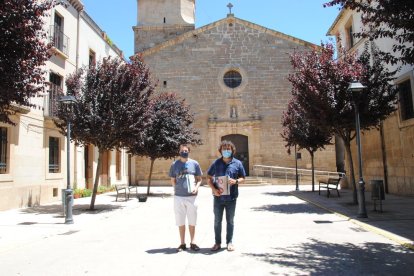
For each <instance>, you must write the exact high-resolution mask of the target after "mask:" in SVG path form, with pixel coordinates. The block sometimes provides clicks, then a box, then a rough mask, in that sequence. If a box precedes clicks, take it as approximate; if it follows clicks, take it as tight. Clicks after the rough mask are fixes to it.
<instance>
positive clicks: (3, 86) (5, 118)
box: [0, 0, 56, 125]
mask: <svg viewBox="0 0 414 276" xmlns="http://www.w3.org/2000/svg"><path fill="white" fill-rule="evenodd" d="M55 5H56V2H55V1H53V0H44V1H36V0H19V1H17V0H2V1H1V3H0V18H1V19H0V33H1V39H0V49H1V50H0V122H4V123H7V124H11V125H14V123H13V122H12V121H11V120H10V116H11V115H13V114H15V111H13V110H12V106H11V105H12V104H17V105H23V106H32V105H31V103H30V102H29V99H30V98H31V97H33V96H35V95H37V94H38V93H40V92H43V90H44V82H45V78H44V70H43V69H42V68H41V67H42V66H43V65H44V64H45V62H46V61H47V60H48V59H49V57H50V53H49V49H50V47H51V45H50V44H48V43H47V34H46V32H45V31H44V29H43V28H44V21H43V19H44V17H45V16H46V13H47V11H48V10H50V9H51V8H52V7H54V6H55Z"/></svg>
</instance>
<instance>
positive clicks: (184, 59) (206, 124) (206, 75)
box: [132, 0, 336, 183]
mask: <svg viewBox="0 0 414 276" xmlns="http://www.w3.org/2000/svg"><path fill="white" fill-rule="evenodd" d="M194 9H195V1H194V0H174V1H161V0H138V23H137V26H135V27H134V33H135V52H136V53H141V54H142V56H143V58H144V61H145V63H147V64H148V65H149V67H150V70H151V72H152V74H153V76H154V78H155V79H156V80H158V84H159V85H158V88H157V89H158V91H159V92H174V93H177V94H178V95H179V96H180V97H182V98H185V99H186V102H187V104H189V105H190V106H191V110H192V112H194V113H195V122H194V127H195V128H196V129H198V130H199V131H200V133H201V138H202V140H203V145H201V146H198V147H197V148H195V149H193V150H192V153H191V156H192V158H195V159H197V160H198V161H199V162H200V165H201V167H202V169H203V171H206V170H207V168H208V166H209V165H210V164H211V162H212V161H213V160H214V159H215V158H217V157H219V153H218V151H217V146H218V144H219V143H220V141H221V140H223V139H228V140H231V141H233V142H234V143H235V144H236V147H237V154H236V157H237V158H238V159H240V160H241V161H242V163H243V165H244V167H245V170H246V172H247V174H248V175H254V172H253V166H254V165H270V166H286V167H294V166H295V159H294V156H293V155H289V154H288V153H287V149H286V148H285V142H284V141H283V140H282V138H281V135H280V133H281V132H282V124H281V118H282V113H283V111H285V110H286V108H287V104H288V102H289V100H290V98H291V86H290V83H289V82H288V80H287V76H288V74H289V73H290V72H292V68H291V64H290V58H289V54H290V53H293V52H294V51H308V50H310V49H314V48H315V47H317V46H316V45H314V44H311V43H309V42H306V41H303V40H301V39H298V38H295V37H292V36H289V35H286V34H283V33H280V32H277V31H274V30H270V29H267V28H265V27H263V26H259V25H257V24H254V23H251V22H248V21H245V20H242V19H240V18H237V17H235V16H234V15H233V14H228V15H227V17H225V18H223V19H222V20H219V21H216V22H213V23H211V24H208V25H206V26H203V27H201V28H197V29H195V27H194V22H195V14H194ZM310 163H311V161H310V157H309V155H308V154H307V153H306V152H305V151H303V153H302V160H300V161H299V166H300V167H301V168H310V166H311V165H310ZM133 164H134V172H133V176H132V179H133V181H134V182H135V183H141V182H142V183H145V179H146V178H147V175H148V172H149V162H148V161H146V160H145V159H142V158H134V160H133ZM170 164H171V161H170V160H157V161H156V166H155V168H154V174H153V179H154V180H155V182H157V181H158V182H164V183H168V182H165V181H166V179H167V178H168V169H169V166H170ZM315 165H316V168H317V169H323V170H334V171H335V170H336V166H335V149H334V147H328V148H327V150H325V151H320V152H319V151H318V152H317V153H316V154H315Z"/></svg>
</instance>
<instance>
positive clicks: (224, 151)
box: [221, 150, 233, 158]
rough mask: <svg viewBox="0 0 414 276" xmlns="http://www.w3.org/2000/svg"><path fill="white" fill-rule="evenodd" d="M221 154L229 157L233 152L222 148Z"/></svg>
mask: <svg viewBox="0 0 414 276" xmlns="http://www.w3.org/2000/svg"><path fill="white" fill-rule="evenodd" d="M221 154H222V155H223V157H224V158H230V157H231V155H232V154H233V153H232V151H231V150H223V151H222V153H221Z"/></svg>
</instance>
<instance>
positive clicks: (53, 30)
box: [0, 0, 129, 210]
mask: <svg viewBox="0 0 414 276" xmlns="http://www.w3.org/2000/svg"><path fill="white" fill-rule="evenodd" d="M67 3H68V5H67V6H64V5H59V6H56V7H55V8H53V9H52V10H51V11H50V16H49V17H48V18H47V19H46V21H45V30H47V31H48V38H49V40H50V42H52V43H53V45H54V46H53V48H52V52H53V53H52V56H51V58H50V59H49V61H48V62H47V63H46V65H45V67H46V71H47V77H46V78H47V80H48V84H47V85H48V88H47V92H46V93H44V94H43V95H38V96H37V97H33V98H32V99H31V102H32V103H33V104H34V105H35V107H33V108H30V109H29V108H20V109H19V112H18V113H17V114H16V115H14V116H13V118H12V119H13V122H14V123H15V124H16V125H15V126H11V125H6V124H0V190H1V192H0V210H5V209H11V208H19V207H25V206H33V205H37V204H41V203H47V202H52V201H57V200H60V198H61V189H63V188H65V187H66V173H67V170H66V168H67V166H66V165H67V164H66V160H67V159H66V156H67V152H66V143H67V140H66V137H65V136H63V135H62V134H61V133H60V132H59V130H58V129H57V128H56V126H55V124H54V122H53V118H54V117H55V115H56V109H57V101H58V99H59V97H60V96H62V95H64V94H65V93H66V87H65V79H66V77H67V75H68V74H71V73H73V72H75V70H76V69H78V68H80V67H82V66H88V65H91V64H94V63H95V62H96V61H98V60H101V59H102V58H104V57H108V56H112V57H120V58H123V54H122V52H121V51H120V50H119V49H118V48H117V47H116V45H114V44H112V42H111V41H110V40H109V39H108V37H107V35H106V34H105V32H104V31H103V30H101V29H100V28H99V26H98V25H97V24H96V23H95V22H94V21H93V19H92V18H90V17H89V15H88V14H87V13H86V12H85V11H84V6H83V4H82V2H81V1H79V0H68V1H67ZM70 148H71V152H70V156H71V164H70V168H71V169H70V171H71V179H72V183H71V185H72V187H78V188H84V187H86V188H91V187H92V185H93V180H94V178H95V177H96V176H95V174H96V167H97V158H98V150H97V149H96V148H95V147H94V146H92V145H90V146H86V147H79V146H75V145H74V144H73V143H72V144H71V147H70ZM128 160H129V158H128V155H127V154H126V153H125V152H124V151H111V152H107V153H105V156H104V161H103V166H102V169H101V171H100V172H99V173H98V177H99V182H100V185H105V186H109V185H113V184H116V183H127V182H128V177H129V166H128Z"/></svg>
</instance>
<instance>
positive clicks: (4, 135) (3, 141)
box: [0, 127, 9, 174]
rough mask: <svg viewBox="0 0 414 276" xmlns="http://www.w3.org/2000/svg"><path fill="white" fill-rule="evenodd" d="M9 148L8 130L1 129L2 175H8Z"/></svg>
mask: <svg viewBox="0 0 414 276" xmlns="http://www.w3.org/2000/svg"><path fill="white" fill-rule="evenodd" d="M8 147H9V145H8V141H7V128H5V127H0V174H4V173H7V159H8V156H7V154H8V150H7V149H8Z"/></svg>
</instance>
